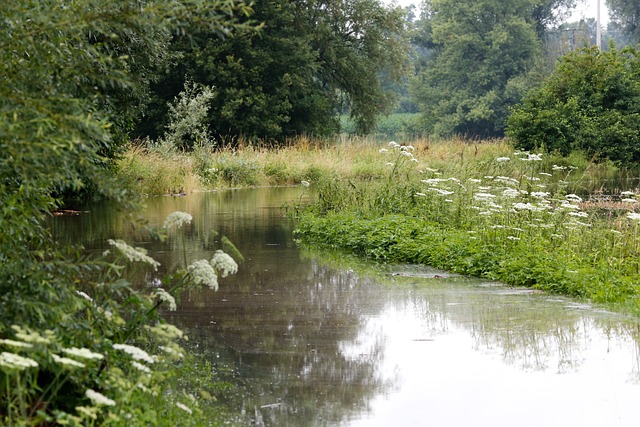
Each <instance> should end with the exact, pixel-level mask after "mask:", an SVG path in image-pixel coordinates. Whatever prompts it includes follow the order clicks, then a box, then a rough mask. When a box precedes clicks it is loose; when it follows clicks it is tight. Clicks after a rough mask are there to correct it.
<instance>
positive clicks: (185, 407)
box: [176, 402, 193, 414]
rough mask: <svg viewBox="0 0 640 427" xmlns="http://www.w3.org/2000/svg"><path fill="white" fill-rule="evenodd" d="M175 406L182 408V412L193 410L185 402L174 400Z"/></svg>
mask: <svg viewBox="0 0 640 427" xmlns="http://www.w3.org/2000/svg"><path fill="white" fill-rule="evenodd" d="M176 406H177V407H178V408H180V409H182V410H183V411H184V412H186V413H187V414H192V413H193V411H192V410H191V409H190V408H189V407H188V406H187V405H185V404H182V403H180V402H176Z"/></svg>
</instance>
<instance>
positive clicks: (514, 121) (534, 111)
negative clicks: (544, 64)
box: [507, 47, 640, 164]
mask: <svg viewBox="0 0 640 427" xmlns="http://www.w3.org/2000/svg"><path fill="white" fill-rule="evenodd" d="M639 122H640V53H639V52H638V51H637V50H636V49H634V48H632V47H626V48H624V49H623V50H622V51H617V50H616V49H615V48H614V47H612V48H611V49H610V51H600V50H599V49H598V48H595V47H594V48H586V49H582V50H578V51H575V52H573V53H571V54H569V55H567V56H565V57H564V58H563V59H562V60H561V61H560V63H559V64H558V67H557V69H556V70H555V72H554V73H553V74H552V75H551V76H550V77H549V78H548V79H547V80H546V81H545V82H544V84H543V85H542V86H541V87H540V88H539V89H537V90H535V91H533V92H531V93H530V94H529V95H528V96H527V97H526V98H525V99H524V101H523V103H522V104H521V105H519V106H517V107H515V109H514V112H513V114H512V115H511V117H510V118H509V121H508V127H507V133H508V135H509V136H510V137H511V138H512V139H513V140H514V142H515V143H516V145H517V146H518V147H520V148H523V149H526V150H533V149H546V150H548V151H556V152H559V153H561V154H563V155H567V154H569V153H570V152H572V151H574V150H577V151H582V152H585V153H586V154H587V155H589V156H590V157H595V158H600V159H611V160H613V161H615V162H617V163H622V164H632V163H635V162H638V161H640V132H638V123H639Z"/></svg>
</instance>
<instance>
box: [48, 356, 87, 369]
mask: <svg viewBox="0 0 640 427" xmlns="http://www.w3.org/2000/svg"><path fill="white" fill-rule="evenodd" d="M51 358H52V359H53V361H54V362H56V363H59V364H60V365H63V366H66V367H70V368H84V367H85V366H86V365H85V364H84V363H82V362H78V361H77V360H73V359H69V358H68V357H60V356H58V355H57V354H52V355H51Z"/></svg>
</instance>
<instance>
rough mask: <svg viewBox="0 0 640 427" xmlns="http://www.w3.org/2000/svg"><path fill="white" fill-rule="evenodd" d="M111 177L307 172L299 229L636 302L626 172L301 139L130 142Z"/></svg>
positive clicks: (306, 234)
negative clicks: (218, 145) (277, 143)
mask: <svg viewBox="0 0 640 427" xmlns="http://www.w3.org/2000/svg"><path fill="white" fill-rule="evenodd" d="M119 165H120V168H119V170H120V172H119V173H120V175H121V177H124V178H125V179H126V180H127V182H129V183H131V184H132V185H134V186H137V188H138V191H139V192H141V193H144V194H167V193H173V194H175V193H187V192H193V191H208V190H213V189H221V188H230V187H247V186H276V185H300V184H301V183H302V182H303V181H307V182H310V183H311V185H312V186H313V187H315V189H316V190H317V194H318V203H317V204H315V205H314V206H312V207H311V208H310V209H307V210H304V211H300V212H298V220H299V229H298V232H297V238H298V239H300V240H301V241H304V242H307V243H312V244H314V245H318V244H321V245H326V246H330V247H333V248H340V249H341V250H346V251H349V252H352V253H355V254H357V255H359V256H363V257H366V258H369V259H374V260H379V261H383V262H415V263H422V264H426V265H430V266H433V267H436V268H441V269H446V270H449V271H453V272H456V273H462V274H468V275H473V276H478V277H483V278H488V279H491V280H499V281H502V282H504V283H507V284H510V285H515V286H529V287H534V288H537V289H541V290H544V291H548V292H553V293H559V294H564V295H570V296H573V297H578V298H582V299H585V300H589V301H592V302H595V303H604V304H608V305H616V306H620V307H621V308H622V309H624V310H630V311H633V312H640V303H639V302H638V301H639V295H640V290H639V288H638V286H637V283H640V276H639V274H638V271H639V270H640V264H639V262H638V259H639V258H638V255H640V241H639V239H638V232H637V231H638V230H637V227H638V223H637V222H638V221H637V216H636V209H637V208H636V206H637V201H638V199H639V197H638V190H637V187H638V181H637V178H636V177H635V175H634V174H632V173H630V172H624V171H621V170H619V169H617V168H616V167H614V166H613V165H611V164H606V163H605V164H595V163H592V162H589V161H588V160H587V159H585V158H584V157H583V156H580V155H579V154H573V155H571V156H569V157H566V158H561V157H558V156H553V155H546V154H540V153H535V154H534V153H518V152H516V151H515V150H514V149H513V148H512V147H511V146H510V145H509V144H508V143H507V142H506V141H503V140H499V141H487V142H469V141H464V140H449V141H429V140H426V139H423V140H416V141H410V142H404V143H402V145H401V144H391V146H389V145H388V144H386V143H381V142H379V141H375V140H373V139H353V140H347V141H340V142H335V143H331V144H329V143H327V142H326V141H312V140H308V139H301V140H298V141H296V142H295V143H293V144H291V145H288V146H286V147H282V148H278V149H268V148H255V147H242V148H239V149H234V150H230V149H228V150H224V149H223V150H216V151H214V150H206V149H199V150H196V151H195V152H194V153H189V154H184V153H177V152H168V153H163V152H160V151H158V150H156V151H154V150H142V149H131V150H129V151H128V152H127V153H126V154H125V156H124V157H123V158H122V159H121V161H120V163H119Z"/></svg>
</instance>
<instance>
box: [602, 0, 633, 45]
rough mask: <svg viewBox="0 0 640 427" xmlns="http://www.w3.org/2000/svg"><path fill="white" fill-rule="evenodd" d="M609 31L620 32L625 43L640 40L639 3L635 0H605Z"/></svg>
mask: <svg viewBox="0 0 640 427" xmlns="http://www.w3.org/2000/svg"><path fill="white" fill-rule="evenodd" d="M605 1H606V4H607V6H608V8H609V15H610V18H611V22H610V23H609V27H610V30H611V31H614V32H620V33H621V36H622V40H623V41H624V42H625V43H626V44H635V43H639V42H640V3H639V2H637V1H636V0H605Z"/></svg>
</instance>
